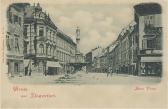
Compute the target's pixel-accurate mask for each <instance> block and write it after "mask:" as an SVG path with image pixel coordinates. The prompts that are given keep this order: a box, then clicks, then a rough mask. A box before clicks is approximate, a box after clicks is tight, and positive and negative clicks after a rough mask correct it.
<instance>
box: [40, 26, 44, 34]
mask: <svg viewBox="0 0 168 109" xmlns="http://www.w3.org/2000/svg"><path fill="white" fill-rule="evenodd" d="M39 36H44V28H43V27H40V28H39Z"/></svg>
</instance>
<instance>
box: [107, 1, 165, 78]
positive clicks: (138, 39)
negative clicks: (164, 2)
mask: <svg viewBox="0 0 168 109" xmlns="http://www.w3.org/2000/svg"><path fill="white" fill-rule="evenodd" d="M134 9H135V18H134V21H133V22H132V23H130V24H129V25H128V26H127V27H126V28H124V29H123V30H122V31H121V33H120V34H119V36H118V38H117V40H116V42H114V43H115V44H114V45H115V46H114V47H113V49H112V50H109V55H108V56H109V57H108V60H109V61H110V62H109V66H110V69H112V71H113V72H118V73H126V74H132V75H161V71H162V60H161V57H162V26H161V6H160V5H159V4H157V3H145V4H138V5H136V6H134Z"/></svg>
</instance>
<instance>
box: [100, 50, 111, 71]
mask: <svg viewBox="0 0 168 109" xmlns="http://www.w3.org/2000/svg"><path fill="white" fill-rule="evenodd" d="M99 58H100V69H99V72H107V71H108V66H109V60H108V47H107V48H105V49H103V50H102V54H101V55H100V57H99Z"/></svg>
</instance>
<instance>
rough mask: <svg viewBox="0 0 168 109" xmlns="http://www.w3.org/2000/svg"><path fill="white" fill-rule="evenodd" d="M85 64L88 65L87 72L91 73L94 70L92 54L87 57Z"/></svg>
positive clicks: (89, 53)
mask: <svg viewBox="0 0 168 109" xmlns="http://www.w3.org/2000/svg"><path fill="white" fill-rule="evenodd" d="M85 62H86V63H87V65H86V71H87V72H91V70H92V52H91V51H90V52H88V53H87V54H86V55H85Z"/></svg>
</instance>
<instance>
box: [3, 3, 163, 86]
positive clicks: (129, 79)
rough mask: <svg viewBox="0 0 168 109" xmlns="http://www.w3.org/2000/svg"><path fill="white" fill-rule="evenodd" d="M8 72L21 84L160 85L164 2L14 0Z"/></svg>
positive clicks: (8, 13) (8, 35) (9, 24)
mask: <svg viewBox="0 0 168 109" xmlns="http://www.w3.org/2000/svg"><path fill="white" fill-rule="evenodd" d="M6 21H7V25H6V26H7V31H6V50H7V53H6V65H7V69H8V72H7V74H6V76H7V77H8V79H9V81H10V82H11V83H21V84H56V85H57V84H79V85H82V84H123V85H124V84H156V83H160V82H161V79H162V46H163V43H162V39H163V32H162V29H163V28H162V6H161V5H160V4H159V3H157V2H156V3H155V2H147V3H143V2H142V3H137V4H133V5H132V4H125V5H122V6H120V5H112V4H109V5H108V4H106V5H104V4H97V5H95V4H94V5H91V4H90V5H89V4H88V5H75V4H71V5H69V6H67V5H52V4H50V5H48V4H44V3H40V2H35V3H28V2H26V3H12V4H10V5H9V6H8V9H7V11H6Z"/></svg>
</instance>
